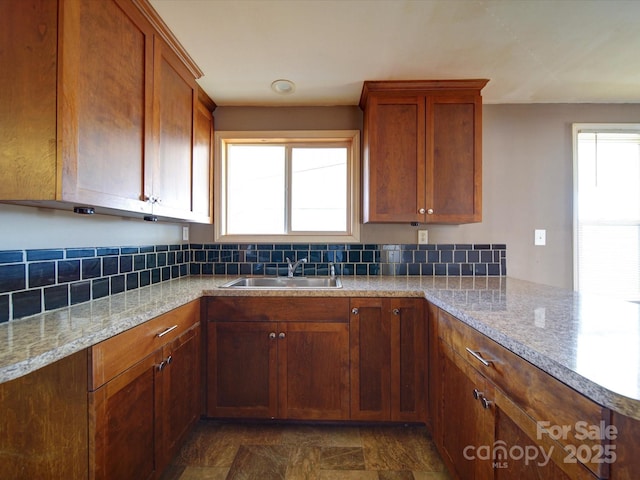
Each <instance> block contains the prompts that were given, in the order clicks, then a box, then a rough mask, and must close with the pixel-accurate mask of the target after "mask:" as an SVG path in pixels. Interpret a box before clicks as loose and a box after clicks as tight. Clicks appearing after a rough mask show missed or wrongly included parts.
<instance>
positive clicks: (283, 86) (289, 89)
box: [271, 79, 296, 95]
mask: <svg viewBox="0 0 640 480" xmlns="http://www.w3.org/2000/svg"><path fill="white" fill-rule="evenodd" d="M271 90H273V91H274V92H276V93H277V94H279V95H290V94H292V93H293V92H295V91H296V84H295V83H293V82H292V81H291V80H285V79H280V80H275V81H273V82H272V83H271Z"/></svg>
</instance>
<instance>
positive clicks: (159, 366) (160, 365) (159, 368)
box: [158, 360, 167, 372]
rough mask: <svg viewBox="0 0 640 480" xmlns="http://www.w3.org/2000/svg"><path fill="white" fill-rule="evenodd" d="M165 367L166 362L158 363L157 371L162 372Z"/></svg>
mask: <svg viewBox="0 0 640 480" xmlns="http://www.w3.org/2000/svg"><path fill="white" fill-rule="evenodd" d="M166 365H167V362H165V361H164V360H163V361H161V362H160V364H159V365H158V371H159V372H161V371H162V370H164V367H165V366H166Z"/></svg>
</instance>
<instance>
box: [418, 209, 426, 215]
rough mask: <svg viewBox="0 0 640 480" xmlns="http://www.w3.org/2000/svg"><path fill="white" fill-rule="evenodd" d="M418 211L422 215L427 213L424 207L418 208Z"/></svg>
mask: <svg viewBox="0 0 640 480" xmlns="http://www.w3.org/2000/svg"><path fill="white" fill-rule="evenodd" d="M418 213H419V214H420V215H424V214H425V213H427V211H426V210H425V209H424V208H421V209H420V210H418Z"/></svg>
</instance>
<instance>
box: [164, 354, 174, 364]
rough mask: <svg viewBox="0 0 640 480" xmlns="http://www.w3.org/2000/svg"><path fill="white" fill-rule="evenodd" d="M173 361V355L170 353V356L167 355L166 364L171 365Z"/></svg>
mask: <svg viewBox="0 0 640 480" xmlns="http://www.w3.org/2000/svg"><path fill="white" fill-rule="evenodd" d="M171 362H173V357H172V356H171V355H169V356H168V357H167V360H166V364H167V366H169V365H171Z"/></svg>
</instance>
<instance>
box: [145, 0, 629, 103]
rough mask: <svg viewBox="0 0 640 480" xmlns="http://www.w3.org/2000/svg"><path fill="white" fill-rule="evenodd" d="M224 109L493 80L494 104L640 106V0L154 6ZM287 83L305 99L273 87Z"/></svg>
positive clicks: (487, 94) (189, 1)
mask: <svg viewBox="0 0 640 480" xmlns="http://www.w3.org/2000/svg"><path fill="white" fill-rule="evenodd" d="M150 1H151V4H152V5H153V7H154V8H155V9H156V10H157V11H158V13H159V14H160V16H161V17H162V18H163V20H164V21H165V22H166V23H167V25H168V26H169V28H170V29H171V30H172V31H173V33H174V34H175V35H176V37H177V38H178V40H179V41H180V42H181V43H182V44H183V46H184V47H185V48H186V50H187V51H188V52H189V53H190V54H191V56H192V58H193V59H194V60H195V62H196V63H197V64H198V66H199V67H200V68H201V69H202V71H203V72H204V77H202V78H201V79H200V80H198V83H199V84H200V85H201V86H202V87H203V89H204V90H205V91H206V92H207V93H208V94H209V95H210V96H211V98H212V99H213V100H214V101H215V102H216V103H217V104H218V105H220V106H222V105H227V106H228V105H296V106H298V105H356V104H357V103H358V100H359V97H360V92H361V89H362V82H363V81H364V80H400V79H407V80H410V79H458V78H488V79H490V82H489V83H488V84H487V86H486V87H485V88H484V89H483V91H482V93H483V99H484V102H485V103H640V0H625V1H620V0H150ZM279 78H287V79H290V80H292V81H294V82H295V83H296V91H295V92H294V93H293V94H292V95H290V96H287V97H284V96H281V95H277V94H275V93H273V92H272V91H271V90H270V84H271V82H272V81H273V80H276V79H279Z"/></svg>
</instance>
